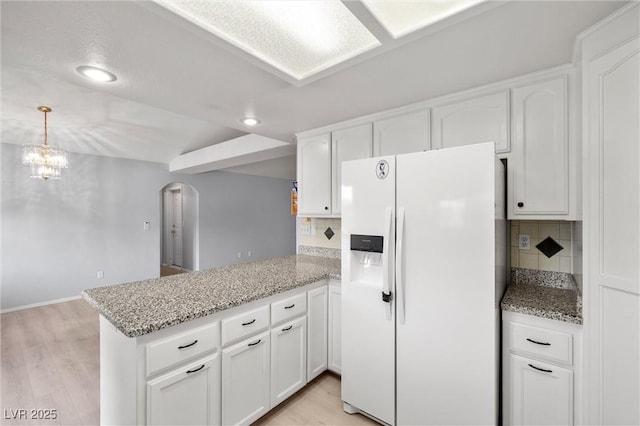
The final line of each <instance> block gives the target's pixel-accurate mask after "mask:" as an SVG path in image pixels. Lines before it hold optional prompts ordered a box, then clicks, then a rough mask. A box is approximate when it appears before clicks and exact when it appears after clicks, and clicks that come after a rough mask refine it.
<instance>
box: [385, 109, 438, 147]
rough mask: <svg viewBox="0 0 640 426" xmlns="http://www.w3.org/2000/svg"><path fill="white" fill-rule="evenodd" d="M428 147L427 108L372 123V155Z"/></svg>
mask: <svg viewBox="0 0 640 426" xmlns="http://www.w3.org/2000/svg"><path fill="white" fill-rule="evenodd" d="M428 149H429V110H427V109H425V110H420V111H415V112H410V113H407V114H403V115H398V116H396V117H390V118H385V119H382V120H377V121H375V122H374V123H373V156H374V157H380V156H383V155H397V154H407V153H409V152H419V151H427V150H428Z"/></svg>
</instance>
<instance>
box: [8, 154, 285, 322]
mask: <svg viewBox="0 0 640 426" xmlns="http://www.w3.org/2000/svg"><path fill="white" fill-rule="evenodd" d="M20 149H21V147H20V146H18V145H11V144H6V143H2V144H0V165H1V167H2V169H1V172H0V175H1V178H2V187H1V194H0V215H1V218H0V226H1V228H0V237H1V251H0V290H1V291H0V298H1V301H0V308H2V309H8V308H12V307H16V306H22V305H27V304H32V303H39V302H44V301H48V300H53V299H58V298H65V297H72V296H77V295H78V294H79V293H80V291H82V290H83V289H86V288H92V287H99V286H103V285H110V284H116V283H123V282H129V281H135V280H141V279H146V278H152V277H157V276H158V275H159V265H160V253H161V252H160V230H161V223H160V217H161V212H160V206H161V200H160V197H161V189H162V188H163V187H164V186H165V185H167V184H168V183H171V182H181V183H186V184H189V185H191V186H193V188H194V189H195V190H196V191H198V193H199V212H198V215H199V219H200V226H199V228H200V229H199V241H198V243H199V246H200V269H201V270H203V269H209V268H213V267H216V266H221V265H227V264H231V263H237V262H241V261H247V260H258V259H264V258H270V257H275V256H283V255H289V254H293V253H294V252H295V238H296V237H295V218H294V217H292V216H291V215H290V212H289V191H290V182H289V181H286V180H281V179H272V178H263V177H255V176H249V175H242V174H236V173H226V172H210V173H203V174H198V175H184V174H178V173H170V172H169V171H168V167H167V165H164V164H158V163H151V162H143V161H133V160H124V159H117V158H109V157H100V156H92V155H82V154H70V158H69V161H70V168H69V169H66V170H64V171H63V178H62V180H59V181H42V180H39V179H31V178H29V177H28V174H27V168H26V166H23V165H22V164H20ZM144 221H150V222H151V226H150V230H148V231H145V230H144V229H143V223H144ZM248 250H251V251H252V257H251V258H247V257H246V253H247V251H248ZM238 252H242V258H241V259H238V257H237V253H238ZM97 271H104V278H103V279H101V280H98V279H97V278H96V274H97Z"/></svg>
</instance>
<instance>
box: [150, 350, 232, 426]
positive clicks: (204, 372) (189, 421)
mask: <svg viewBox="0 0 640 426" xmlns="http://www.w3.org/2000/svg"><path fill="white" fill-rule="evenodd" d="M219 372H220V356H219V354H218V353H215V354H213V355H210V356H208V357H205V358H202V359H199V360H197V361H195V362H193V363H191V364H189V365H187V366H185V367H180V368H178V369H176V370H174V371H172V372H170V373H167V374H165V375H163V376H161V377H158V378H156V379H154V380H150V381H149V382H147V424H149V425H219V424H220V377H219V375H220V373H219Z"/></svg>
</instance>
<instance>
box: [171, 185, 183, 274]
mask: <svg viewBox="0 0 640 426" xmlns="http://www.w3.org/2000/svg"><path fill="white" fill-rule="evenodd" d="M171 194H172V198H173V200H172V210H173V215H172V216H173V223H172V224H171V226H172V231H173V232H172V234H173V264H174V265H175V266H180V267H181V266H182V191H181V190H179V189H177V190H172V191H171Z"/></svg>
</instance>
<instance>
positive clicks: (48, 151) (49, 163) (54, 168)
mask: <svg viewBox="0 0 640 426" xmlns="http://www.w3.org/2000/svg"><path fill="white" fill-rule="evenodd" d="M38 111H40V112H43V113H44V144H43V145H25V146H23V147H22V164H24V165H26V166H30V167H31V177H32V178H38V179H44V180H48V179H60V177H61V176H60V172H61V170H62V169H66V168H67V167H69V163H68V162H67V153H66V152H65V151H63V150H61V149H58V148H54V147H52V146H50V145H49V144H48V143H47V113H49V112H51V108H49V107H48V106H39V107H38Z"/></svg>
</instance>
